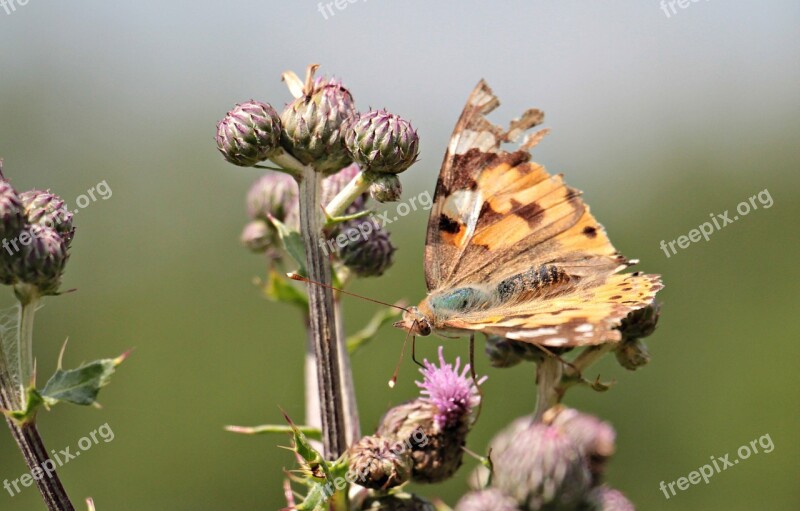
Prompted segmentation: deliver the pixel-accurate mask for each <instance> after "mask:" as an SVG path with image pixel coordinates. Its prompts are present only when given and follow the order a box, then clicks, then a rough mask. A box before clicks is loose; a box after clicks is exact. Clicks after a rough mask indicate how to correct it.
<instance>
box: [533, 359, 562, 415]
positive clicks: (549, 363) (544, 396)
mask: <svg viewBox="0 0 800 511" xmlns="http://www.w3.org/2000/svg"><path fill="white" fill-rule="evenodd" d="M562 373H563V365H562V363H561V360H559V359H558V357H554V356H552V355H545V357H544V358H543V359H542V360H541V361H540V362H537V363H536V409H535V410H534V412H533V420H534V421H536V422H541V421H542V418H543V417H544V412H546V411H547V410H549V409H550V408H552V407H553V406H555V405H557V404H558V402H559V401H561V393H560V392H559V388H558V385H559V383H560V382H561V375H562Z"/></svg>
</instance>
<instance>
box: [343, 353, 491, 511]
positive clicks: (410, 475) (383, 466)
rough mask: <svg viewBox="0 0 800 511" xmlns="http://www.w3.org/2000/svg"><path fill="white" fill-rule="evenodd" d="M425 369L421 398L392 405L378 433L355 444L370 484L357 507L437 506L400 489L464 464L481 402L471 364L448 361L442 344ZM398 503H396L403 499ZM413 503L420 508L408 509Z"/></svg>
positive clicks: (441, 477) (355, 466)
mask: <svg viewBox="0 0 800 511" xmlns="http://www.w3.org/2000/svg"><path fill="white" fill-rule="evenodd" d="M423 365H424V367H423V368H422V369H420V372H421V373H422V375H423V381H421V382H417V385H418V386H419V387H420V389H421V392H420V396H419V397H418V398H416V399H414V400H411V401H408V402H406V403H403V404H401V405H398V406H395V407H394V408H392V409H390V410H389V411H388V412H387V413H386V414H385V415H384V416H383V418H382V419H381V421H380V424H379V425H378V428H377V430H376V432H375V433H374V434H373V435H369V436H366V437H364V438H362V439H361V440H359V441H358V442H356V443H355V444H354V445H353V446H351V448H350V450H349V453H348V458H349V463H350V469H351V471H353V472H354V473H356V474H358V475H359V478H357V479H356V480H355V482H356V483H357V484H359V485H360V486H363V487H364V488H366V490H364V491H363V492H361V495H360V498H361V499H362V500H363V501H364V503H363V504H362V507H358V509H371V507H370V506H372V505H374V504H372V503H373V502H376V501H379V502H381V503H382V504H383V505H384V506H385V507H381V508H380V509H433V507H432V506H431V507H426V506H428V505H429V504H424V503H423V501H422V500H421V497H418V496H410V495H401V496H397V495H396V489H397V488H398V487H401V486H402V485H404V484H405V483H407V482H409V481H413V482H417V483H438V482H442V481H445V480H447V479H449V478H451V477H452V476H453V475H454V474H455V473H456V471H457V470H458V468H459V467H460V466H461V464H462V461H463V455H464V446H465V445H466V440H467V435H468V433H469V431H470V429H471V428H472V426H473V424H474V422H475V419H476V415H477V409H478V407H479V406H480V400H481V398H480V393H479V391H478V385H480V384H481V383H483V381H485V379H486V378H485V377H484V378H480V379H478V380H475V379H474V378H473V377H472V375H471V374H470V366H469V365H466V366H464V368H463V369H462V368H461V361H460V360H459V359H456V363H455V364H449V363H447V362H446V361H445V359H444V356H443V353H442V348H441V347H440V348H439V364H438V365H436V364H433V363H431V362H429V361H427V360H425V361H424V363H423ZM398 499H399V503H398V504H397V506H394V505H392V504H391V501H394V500H398ZM409 501H413V502H414V503H415V505H417V506H418V507H414V508H411V507H406V506H407V505H408V502H409Z"/></svg>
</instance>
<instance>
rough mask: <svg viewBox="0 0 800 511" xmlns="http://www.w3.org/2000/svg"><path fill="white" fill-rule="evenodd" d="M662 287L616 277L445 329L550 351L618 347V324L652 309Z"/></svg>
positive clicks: (466, 317) (472, 316)
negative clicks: (612, 344)
mask: <svg viewBox="0 0 800 511" xmlns="http://www.w3.org/2000/svg"><path fill="white" fill-rule="evenodd" d="M662 287H663V285H662V284H661V280H660V277H659V276H658V275H647V274H641V273H628V274H615V275H610V276H608V277H607V278H606V279H605V280H604V281H603V282H602V284H599V285H578V286H576V287H574V288H571V289H569V290H568V291H567V292H565V293H562V294H556V295H555V296H549V297H548V298H547V299H545V300H529V301H524V302H519V303H516V304H513V305H510V306H503V305H500V306H498V307H494V308H488V309H486V310H480V311H474V312H470V313H466V314H463V315H459V316H458V317H453V318H450V319H448V320H447V321H445V322H444V325H443V326H444V328H446V329H452V330H460V331H475V332H483V333H484V334H487V335H499V336H501V337H506V338H508V339H513V340H517V341H525V342H529V343H534V344H540V345H542V346H550V347H576V346H587V345H593V344H601V343H603V342H606V341H618V340H620V337H621V334H620V331H619V330H618V329H617V327H618V326H619V324H620V322H621V321H622V320H623V319H624V318H625V317H626V316H627V315H628V314H630V313H631V312H632V311H634V310H637V309H640V308H643V307H646V306H647V305H649V304H650V303H651V302H652V301H653V298H655V295H656V292H658V290H659V289H661V288H662Z"/></svg>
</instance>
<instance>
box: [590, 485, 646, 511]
mask: <svg viewBox="0 0 800 511" xmlns="http://www.w3.org/2000/svg"><path fill="white" fill-rule="evenodd" d="M579 510H580V511H636V508H635V507H634V505H633V503H632V502H631V501H630V500H628V499H627V497H625V495H623V494H622V492H620V491H618V490H615V489H613V488H609V487H608V486H598V487H596V488H594V489H593V490H592V491H591V492H589V495H588V496H587V497H586V500H585V501H584V503H583V504H582V505H581V507H580V508H579Z"/></svg>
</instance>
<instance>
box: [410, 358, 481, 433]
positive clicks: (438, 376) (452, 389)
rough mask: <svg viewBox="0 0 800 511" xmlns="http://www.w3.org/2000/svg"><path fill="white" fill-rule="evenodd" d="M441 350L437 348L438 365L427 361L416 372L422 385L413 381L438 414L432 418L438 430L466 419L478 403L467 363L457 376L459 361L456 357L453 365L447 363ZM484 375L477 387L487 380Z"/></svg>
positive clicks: (478, 395)
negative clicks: (421, 379)
mask: <svg viewBox="0 0 800 511" xmlns="http://www.w3.org/2000/svg"><path fill="white" fill-rule="evenodd" d="M443 349H444V348H443V347H442V346H439V366H438V367H437V366H436V365H434V364H432V363H430V362H428V360H427V359H426V360H425V361H424V362H423V364H424V366H425V367H424V368H423V369H420V370H419V371H420V372H421V373H422V375H423V376H424V380H423V381H422V382H415V383H416V384H417V386H418V387H419V388H421V389H422V391H421V392H420V393H421V394H422V395H423V396H425V397H423V398H422V399H425V400H427V401H429V402H431V403H433V405H435V406H436V408H437V410H438V413H437V414H436V415H435V416H434V421H435V422H436V426H438V427H439V428H441V429H444V428H450V427H453V426H455V425H457V424H458V423H459V422H461V421H462V420H463V419H465V418H466V417H468V416H469V415H470V414H471V413H472V410H473V408H475V407H476V406H478V405H479V404H480V402H481V397H480V393H479V392H478V386H477V385H476V382H475V381H474V380H473V379H472V376H471V375H470V366H469V364H466V365H465V366H464V369H463V370H461V372H460V373H459V366H460V365H461V358H460V357H459V358H456V363H455V366H453V365H452V364H448V363H447V362H445V360H444V355H443V354H442V351H443ZM486 378H487V377H486V376H483V377H482V378H480V379H479V380H478V381H477V384H478V385H480V384H482V383H483V382H484V381H486Z"/></svg>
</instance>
